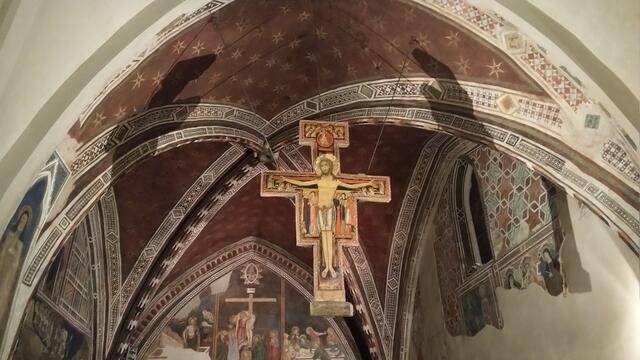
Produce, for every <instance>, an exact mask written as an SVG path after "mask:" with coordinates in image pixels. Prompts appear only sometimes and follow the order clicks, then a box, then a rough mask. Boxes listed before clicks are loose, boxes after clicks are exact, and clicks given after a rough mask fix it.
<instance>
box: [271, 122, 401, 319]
mask: <svg viewBox="0 0 640 360" xmlns="http://www.w3.org/2000/svg"><path fill="white" fill-rule="evenodd" d="M299 126H300V134H299V143H300V145H309V146H311V161H312V164H313V170H314V172H287V171H264V172H263V173H262V179H261V180H262V183H261V189H260V195H261V196H281V197H289V198H294V201H295V206H296V225H297V226H296V244H297V245H298V246H307V247H308V246H311V247H313V259H314V260H313V282H314V301H313V302H311V306H310V309H311V315H313V316H353V306H352V305H351V304H350V303H348V302H346V301H345V287H344V271H343V269H344V267H343V256H342V255H343V247H344V246H359V239H358V215H357V201H358V200H365V201H376V202H389V201H391V190H390V186H391V185H390V181H389V177H387V176H369V175H350V174H341V173H340V153H339V149H340V148H344V147H347V146H349V126H348V124H346V123H336V122H322V121H308V120H302V121H300V125H299Z"/></svg>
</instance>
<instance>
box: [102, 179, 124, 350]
mask: <svg viewBox="0 0 640 360" xmlns="http://www.w3.org/2000/svg"><path fill="white" fill-rule="evenodd" d="M100 208H101V210H102V231H103V232H104V241H103V243H104V256H105V263H106V277H105V279H106V283H107V295H108V299H109V300H108V303H107V304H106V305H105V307H106V308H107V309H108V311H107V322H106V324H107V326H106V334H105V340H106V348H107V349H108V348H109V347H110V346H111V341H112V340H113V333H114V331H115V329H116V327H117V322H118V312H119V309H120V306H121V304H120V301H119V299H118V293H119V292H120V284H122V274H121V269H122V265H121V259H120V222H119V221H118V206H117V205H116V196H115V193H114V192H113V188H112V187H110V188H109V189H107V191H106V193H105V194H104V196H103V197H102V198H101V199H100Z"/></svg>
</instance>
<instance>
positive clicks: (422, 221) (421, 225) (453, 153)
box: [394, 138, 477, 359]
mask: <svg viewBox="0 0 640 360" xmlns="http://www.w3.org/2000/svg"><path fill="white" fill-rule="evenodd" d="M476 146H477V145H476V144H473V143H469V142H466V141H460V140H458V139H455V138H453V139H450V140H448V141H446V142H445V143H443V144H442V145H440V146H439V147H438V149H437V152H436V153H435V154H434V159H435V160H434V162H433V164H432V165H431V167H430V169H429V173H430V174H432V175H434V176H432V177H430V178H429V181H428V182H427V184H425V190H423V193H425V194H426V196H425V197H423V198H422V201H421V203H420V205H419V207H418V208H419V209H422V210H421V213H420V214H419V216H420V217H419V219H418V220H419V222H418V223H416V224H415V229H414V231H413V237H411V238H410V239H409V240H410V243H409V244H408V245H409V248H410V251H408V252H405V254H404V256H405V258H406V260H407V263H406V268H407V271H405V272H403V273H402V274H401V275H402V277H401V278H402V279H403V282H404V284H405V286H404V287H403V289H404V293H403V295H404V297H402V299H404V301H403V302H402V303H401V304H400V306H399V307H398V309H397V311H402V317H401V318H400V320H399V321H398V322H397V323H396V324H395V326H397V327H398V330H399V334H398V338H399V339H400V341H399V343H398V344H399V346H398V347H395V348H394V355H396V354H397V355H398V357H399V358H400V359H406V358H407V357H408V355H409V353H408V351H409V340H410V334H411V329H412V321H413V310H414V300H415V292H416V288H417V280H418V275H419V271H418V270H419V268H420V265H421V263H420V259H422V254H423V253H424V249H425V246H424V244H425V243H426V241H425V240H424V237H425V229H426V227H427V225H428V224H431V223H432V221H433V216H435V215H436V214H437V212H436V211H434V210H437V209H436V208H435V206H434V204H436V202H437V201H438V200H439V197H440V195H441V194H442V189H444V188H445V186H446V185H447V180H448V178H449V175H450V173H451V171H452V170H453V163H454V160H455V159H456V158H458V157H459V156H460V155H461V154H464V153H466V152H468V151H470V150H472V149H473V148H475V147H476Z"/></svg>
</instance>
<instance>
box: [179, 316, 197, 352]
mask: <svg viewBox="0 0 640 360" xmlns="http://www.w3.org/2000/svg"><path fill="white" fill-rule="evenodd" d="M182 341H183V344H184V347H185V348H189V349H193V350H195V351H198V348H199V347H200V327H198V319H197V318H196V317H195V316H191V317H189V320H188V321H187V327H186V328H185V329H184V331H183V332H182Z"/></svg>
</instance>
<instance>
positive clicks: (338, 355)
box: [146, 262, 349, 360]
mask: <svg viewBox="0 0 640 360" xmlns="http://www.w3.org/2000/svg"><path fill="white" fill-rule="evenodd" d="M334 324H335V323H334ZM340 331H341V330H340V329H339V328H337V326H335V325H332V324H331V323H330V322H329V321H327V320H326V319H325V318H323V317H312V316H310V315H309V299H308V298H306V297H305V296H303V295H302V294H301V293H300V292H299V291H298V290H297V289H296V288H295V287H294V286H293V285H292V284H290V283H289V282H288V281H287V280H285V278H283V277H282V276H280V275H278V274H276V273H275V272H273V271H271V270H269V269H266V268H264V267H263V265H261V264H258V263H255V262H249V263H246V264H244V265H243V266H240V267H238V268H236V269H235V270H233V271H231V272H230V273H227V274H226V275H225V276H222V277H221V278H219V279H218V280H216V281H214V282H213V283H211V284H210V285H208V286H207V287H205V288H204V289H202V290H200V292H199V293H198V294H197V295H195V296H193V298H192V299H191V300H189V301H188V302H187V303H186V304H185V305H184V306H183V307H182V308H181V309H180V310H178V311H177V312H176V313H175V314H173V315H172V316H171V319H169V320H168V321H167V323H166V325H165V327H164V328H163V329H162V331H161V333H160V334H159V336H158V337H157V338H156V340H155V344H154V345H153V347H152V348H151V350H150V351H149V352H148V354H147V356H146V359H167V360H171V359H203V360H204V359H215V360H296V359H327V360H343V359H349V357H347V356H346V353H347V352H346V351H345V349H346V346H348V345H347V344H345V343H344V341H343V340H341V339H344V337H343V336H340V334H341V332H340Z"/></svg>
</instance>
